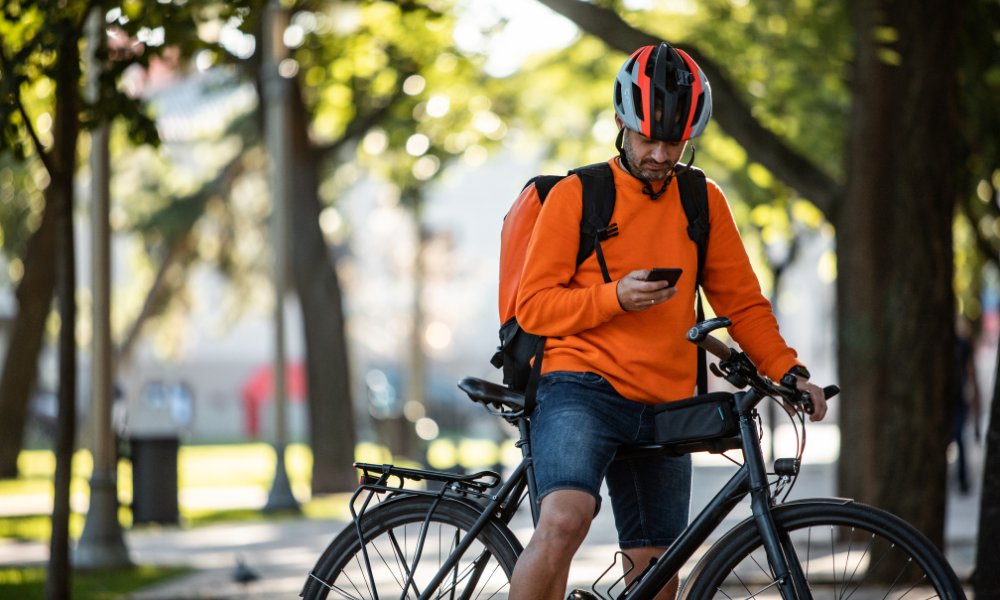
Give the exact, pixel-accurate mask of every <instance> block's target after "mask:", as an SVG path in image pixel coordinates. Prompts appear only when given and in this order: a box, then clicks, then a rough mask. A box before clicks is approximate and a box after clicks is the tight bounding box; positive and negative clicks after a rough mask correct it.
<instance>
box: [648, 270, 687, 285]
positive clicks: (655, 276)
mask: <svg viewBox="0 0 1000 600" xmlns="http://www.w3.org/2000/svg"><path fill="white" fill-rule="evenodd" d="M683 272H684V269H653V270H652V271H650V272H649V275H647V276H646V281H666V282H667V283H669V284H670V285H669V286H667V287H674V286H675V285H677V280H678V279H680V278H681V273H683Z"/></svg>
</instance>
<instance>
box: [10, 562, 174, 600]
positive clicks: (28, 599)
mask: <svg viewBox="0 0 1000 600" xmlns="http://www.w3.org/2000/svg"><path fill="white" fill-rule="evenodd" d="M190 571H191V569H188V568H181V567H151V566H142V567H131V568H128V569H113V570H100V571H81V572H76V573H74V574H73V579H72V586H73V594H72V597H73V598H74V600H112V599H114V598H117V597H119V596H121V595H122V594H127V593H129V592H132V591H135V590H137V589H140V588H143V587H146V586H148V585H152V584H154V583H158V582H160V581H164V580H166V579H170V578H172V577H177V576H178V575H183V574H184V573H188V572H190ZM45 577H46V572H45V569H44V568H41V567H29V568H11V569H3V568H0V600H42V599H43V598H44V597H45Z"/></svg>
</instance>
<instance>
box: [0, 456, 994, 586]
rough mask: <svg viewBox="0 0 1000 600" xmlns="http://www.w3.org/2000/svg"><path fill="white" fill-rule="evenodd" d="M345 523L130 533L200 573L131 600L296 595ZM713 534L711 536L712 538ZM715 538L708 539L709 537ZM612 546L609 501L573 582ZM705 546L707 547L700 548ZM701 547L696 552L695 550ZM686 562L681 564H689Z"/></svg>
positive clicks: (154, 556) (810, 471)
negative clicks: (239, 573) (236, 572)
mask: <svg viewBox="0 0 1000 600" xmlns="http://www.w3.org/2000/svg"><path fill="white" fill-rule="evenodd" d="M835 468H836V467H835V465H833V464H814V465H806V466H805V467H804V468H803V474H802V476H801V477H800V479H799V482H798V484H797V485H796V487H795V490H794V492H793V496H792V497H793V498H806V497H814V496H831V495H833V488H834V478H835ZM734 472H735V467H696V468H695V472H694V485H693V489H694V494H693V498H692V514H696V512H697V511H698V510H700V509H701V507H703V506H704V505H705V504H706V503H707V502H708V501H709V500H710V499H711V497H712V496H713V495H714V494H715V492H716V491H717V490H718V489H719V488H721V487H722V485H723V484H724V483H725V482H726V480H728V479H729V477H731V475H732V474H733V473H734ZM977 492H978V490H973V493H972V494H971V495H969V496H960V495H958V494H955V493H952V494H951V495H950V496H949V503H948V517H947V519H948V520H947V530H946V536H947V542H948V553H947V554H948V559H949V560H950V561H951V562H952V565H953V566H954V567H955V570H956V571H957V572H958V574H959V576H960V577H966V576H968V574H969V573H970V572H971V570H972V566H973V563H974V559H975V546H974V543H975V531H976V526H977V523H978V508H979V497H978V493H977ZM749 514H750V508H749V503H748V502H744V504H741V505H740V506H738V507H737V508H736V509H735V510H734V511H733V513H732V514H731V515H730V518H729V519H727V520H726V522H724V523H723V525H722V526H721V527H720V531H719V532H717V533H716V536H718V535H721V533H722V532H725V531H726V530H728V529H729V528H731V527H732V526H733V525H735V524H736V523H737V522H739V521H740V520H742V519H744V518H746V517H747V516H748V515H749ZM344 525H345V523H344V522H342V521H332V520H308V519H288V520H276V521H270V522H262V523H225V524H218V525H209V526H204V527H198V528H196V529H191V530H182V529H180V528H162V529H145V530H142V531H134V532H129V533H128V545H129V548H130V550H131V551H132V554H133V558H134V560H135V561H136V562H137V563H141V564H157V565H187V566H191V567H194V568H197V569H199V571H198V572H197V573H194V574H192V575H189V576H186V577H183V578H181V579H179V580H175V581H171V582H165V583H162V584H158V585H156V586H153V587H151V588H147V589H145V590H142V591H141V592H138V593H136V594H133V595H132V596H131V598H132V600H194V599H213V600H222V599H227V600H228V599H232V600H236V599H245V600H272V599H278V598H294V597H297V595H298V592H299V590H300V589H301V588H302V584H303V583H304V581H305V578H306V575H307V574H308V572H309V570H310V568H311V567H312V566H313V564H314V563H315V561H316V560H317V558H318V557H319V555H320V554H321V553H322V552H323V550H324V549H325V548H326V545H327V544H328V543H329V542H330V541H331V540H332V539H333V538H334V537H335V536H336V535H337V533H339V532H340V530H341V529H342V528H343V527H344ZM511 527H512V529H514V531H515V533H516V534H517V535H518V537H519V538H520V539H521V541H522V543H524V544H527V542H528V540H529V539H530V537H531V532H532V527H531V518H530V515H529V514H528V511H527V510H522V511H521V513H519V514H518V515H517V517H515V519H514V521H513V522H512V524H511ZM713 539H714V538H713ZM711 541H712V540H710V542H711ZM617 549H618V547H617V534H616V531H615V526H614V517H613V515H612V511H611V506H610V501H609V500H608V499H607V497H605V499H604V502H603V508H602V510H601V512H600V514H598V516H597V518H596V519H595V520H594V524H593V526H592V527H591V530H590V533H589V535H588V536H587V539H586V541H585V542H584V546H583V548H582V549H581V550H580V552H579V553H578V554H577V557H576V559H575V560H574V562H573V567H572V569H571V571H570V586H571V587H584V588H588V589H589V587H590V584H591V583H593V581H594V580H595V579H597V578H598V577H599V576H600V575H601V573H603V572H604V570H605V569H607V568H608V566H609V565H610V564H611V562H612V560H613V556H614V552H615V551H616V550H617ZM702 550H703V551H704V550H707V547H706V548H703V549H702ZM700 554H701V552H699V555H700ZM46 558H47V548H46V546H45V545H44V544H41V543H16V542H6V543H4V542H3V541H0V565H10V564H24V563H39V562H42V561H44V560H46ZM237 560H242V561H244V562H245V564H246V565H247V566H248V567H250V568H251V569H253V570H254V571H255V572H257V573H258V574H259V575H260V576H261V580H260V581H257V582H254V583H251V584H249V585H242V584H238V583H235V582H234V581H233V580H232V573H233V569H234V568H235V567H236V564H237ZM694 564H695V561H691V562H690V564H688V565H687V566H686V567H685V570H689V569H691V568H693V567H694Z"/></svg>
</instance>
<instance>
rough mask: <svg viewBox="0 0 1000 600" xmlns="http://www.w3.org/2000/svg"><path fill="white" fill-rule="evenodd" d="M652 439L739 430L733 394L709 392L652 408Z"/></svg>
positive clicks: (682, 439)
mask: <svg viewBox="0 0 1000 600" xmlns="http://www.w3.org/2000/svg"><path fill="white" fill-rule="evenodd" d="M653 422H654V425H655V427H656V441H657V443H661V444H683V443H686V442H700V441H704V440H713V439H718V438H725V437H732V436H734V435H736V432H737V431H738V430H739V422H738V420H737V418H736V413H735V411H734V410H733V395H732V394H730V393H728V392H713V393H711V394H704V395H701V396H695V397H693V398H688V399H686V400H677V401H675V402H665V403H663V404H660V405H657V406H656V407H654V408H653Z"/></svg>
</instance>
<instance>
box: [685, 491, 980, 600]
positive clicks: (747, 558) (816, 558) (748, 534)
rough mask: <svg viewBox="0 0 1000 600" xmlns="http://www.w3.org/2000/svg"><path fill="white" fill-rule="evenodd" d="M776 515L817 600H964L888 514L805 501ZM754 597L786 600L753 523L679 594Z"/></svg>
mask: <svg viewBox="0 0 1000 600" xmlns="http://www.w3.org/2000/svg"><path fill="white" fill-rule="evenodd" d="M771 515H772V516H773V518H774V522H775V525H776V527H777V529H778V532H779V534H780V535H781V537H782V538H783V540H784V542H785V546H786V548H789V547H790V548H792V550H793V551H794V557H795V558H797V559H798V563H799V565H800V566H801V572H802V574H803V575H804V576H805V579H806V581H807V583H808V587H809V590H810V591H811V593H812V597H813V598H814V599H816V600H823V599H829V600H904V599H905V600H931V599H933V598H939V599H940V600H965V593H964V592H963V591H962V587H961V585H960V584H959V582H958V578H957V577H956V576H955V572H954V571H953V570H952V568H951V566H950V565H949V564H948V562H947V561H946V560H945V558H944V556H943V555H942V554H941V552H940V551H938V549H937V548H935V547H934V545H933V544H931V543H930V541H929V540H928V539H927V538H926V537H924V536H923V535H922V534H921V533H920V532H918V531H917V530H916V529H914V528H913V527H912V526H911V525H909V524H908V523H906V522H905V521H903V520H902V519H900V518H898V517H896V516H894V515H891V514H889V513H887V512H885V511H882V510H879V509H877V508H873V507H870V506H866V505H864V504H858V503H855V502H849V503H847V504H842V505H841V504H831V503H825V502H808V501H804V502H802V503H791V504H787V505H784V506H779V507H777V508H775V509H774V510H772V511H771ZM790 558H792V557H790ZM751 598H753V599H757V600H781V593H780V591H779V587H778V585H777V582H776V581H775V577H774V575H773V573H772V570H771V567H770V565H769V564H768V560H767V555H766V553H765V552H764V549H763V547H762V546H761V538H760V535H759V534H758V532H757V527H756V525H755V524H754V522H753V521H752V520H750V521H747V522H744V523H743V524H742V525H740V526H738V527H737V528H736V529H734V530H733V531H731V532H729V533H728V534H726V536H725V537H724V538H722V539H721V540H719V542H718V543H717V544H716V545H715V546H713V547H712V549H711V550H709V552H708V553H707V554H706V555H705V557H704V558H703V559H702V560H701V562H699V563H698V566H697V567H696V568H695V571H694V572H693V573H692V574H691V577H690V578H689V579H688V583H687V584H686V585H685V590H684V592H683V593H682V595H681V600H710V599H711V600H744V599H746V600H749V599H751Z"/></svg>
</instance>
